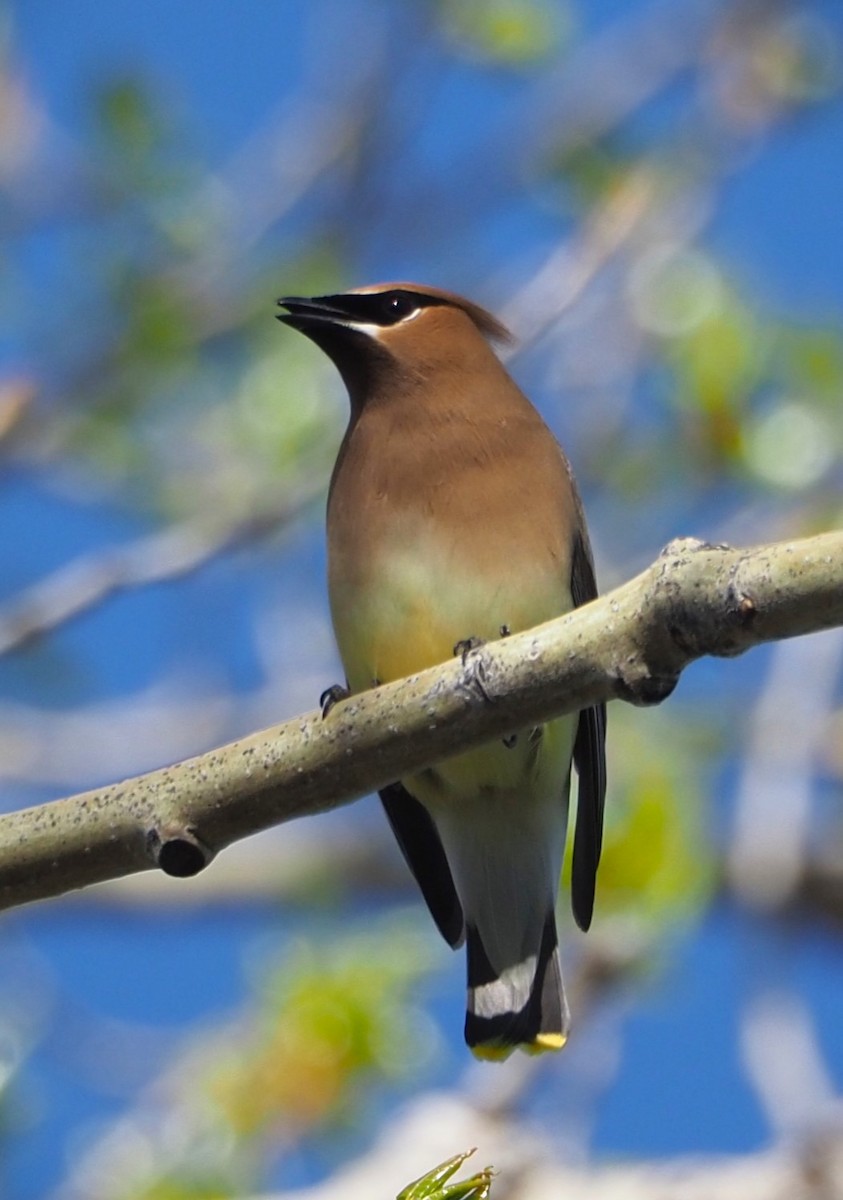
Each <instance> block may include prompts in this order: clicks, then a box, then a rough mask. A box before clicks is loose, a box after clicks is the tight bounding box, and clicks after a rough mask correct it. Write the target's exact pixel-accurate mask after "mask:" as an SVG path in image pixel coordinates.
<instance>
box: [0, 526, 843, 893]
mask: <svg viewBox="0 0 843 1200" xmlns="http://www.w3.org/2000/svg"><path fill="white" fill-rule="evenodd" d="M841 624H843V532H835V533H827V534H822V535H819V536H818V537H814V538H808V539H804V540H802V541H796V542H790V543H780V544H777V545H771V546H762V547H758V548H755V549H751V550H736V549H732V548H730V547H726V546H710V545H707V544H705V543H702V542H697V541H695V540H693V539H679V540H677V541H675V542H672V543H671V544H670V545H669V546H668V547H667V548H666V549H665V551H664V552H663V553H662V555H661V557H660V558H659V559H657V560H656V562H655V563H654V564H653V565H652V566H650V567H649V568H648V569H647V570H646V571H644V572H643V573H642V574H641V575H639V576H638V577H637V578H636V579H633V580H632V581H631V582H629V583H627V584H625V585H624V586H623V587H621V588H617V589H616V590H615V591H614V592H611V593H609V594H608V595H607V596H604V597H602V598H601V599H599V600H596V601H594V602H593V603H591V604H589V605H586V606H585V607H584V608H581V609H579V610H577V611H576V612H574V613H570V614H568V615H567V616H565V617H562V618H559V619H558V620H555V621H550V622H548V623H547V624H545V625H542V626H538V627H537V628H536V629H533V630H528V631H527V632H525V633H522V634H519V635H517V636H513V637H510V638H505V639H502V640H500V641H498V642H494V643H491V644H489V645H486V646H483V647H481V648H480V649H478V650H476V651H472V652H471V653H469V654H467V655H465V656H463V658H458V659H454V660H452V661H450V662H448V663H445V664H443V665H442V666H439V667H434V668H431V669H430V670H428V671H423V672H421V673H420V674H419V675H414V676H410V677H409V678H408V679H404V680H399V681H397V682H395V683H392V684H388V685H387V686H385V687H381V688H377V689H375V690H373V691H370V692H366V693H363V694H361V695H357V696H353V697H351V698H350V699H348V700H346V701H344V702H342V703H340V704H339V705H337V707H336V709H335V711H333V712H332V713H331V715H330V717H329V719H327V720H323V719H322V718H321V716H320V714H318V713H310V714H308V715H306V716H303V717H301V718H297V719H296V720H294V721H290V722H287V723H286V724H285V725H281V726H276V727H275V728H273V729H269V730H266V731H264V732H262V733H258V734H254V735H252V736H251V737H248V738H244V739H243V740H241V741H239V742H234V743H232V744H231V745H229V746H225V747H222V748H220V749H218V750H215V751H212V752H210V753H208V754H204V755H201V756H199V757H197V758H193V759H190V760H188V761H187V762H183V763H180V764H178V765H176V766H173V767H166V768H163V769H161V770H157V771H152V772H150V773H149V774H146V775H141V776H138V777H137V778H135V779H132V780H128V781H126V782H123V783H119V784H114V785H112V786H110V787H107V788H104V789H101V790H97V791H93V792H86V793H83V794H80V795H77V796H72V797H69V798H68V799H65V800H58V801H55V802H53V803H51V804H46V805H43V806H41V807H37V808H30V809H25V810H23V811H20V812H16V813H10V814H8V815H7V816H5V817H3V818H2V819H0V906H5V907H9V906H12V905H15V904H22V903H25V902H27V901H30V900H36V899H42V898H45V897H47V896H54V895H58V894H61V893H62V892H65V891H68V890H71V889H73V888H77V887H82V886H85V885H86V884H90V883H95V882H99V881H101V880H104V879H112V878H116V877H118V876H120V875H126V874H131V873H132V872H134V871H142V870H145V869H149V868H151V867H153V866H156V865H157V866H159V867H160V868H161V869H162V870H164V871H165V872H166V873H167V874H172V875H191V874H195V873H196V872H197V871H199V870H201V869H202V867H204V866H205V865H206V864H207V863H208V862H210V860H211V859H212V858H213V856H214V854H215V853H216V852H217V851H219V850H221V849H222V848H224V847H225V846H227V845H229V844H230V843H231V842H233V841H236V840H237V839H239V838H242V837H245V836H247V835H249V834H252V833H256V832H258V831H259V830H262V829H266V828H268V827H269V826H271V825H275V824H279V823H281V822H283V821H286V820H290V819H291V818H293V817H297V816H304V815H307V814H310V813H317V812H323V811H326V810H327V809H330V808H335V807H337V806H339V805H341V804H344V803H348V802H349V801H351V800H353V799H355V798H356V797H358V796H361V795H363V794H365V793H366V792H369V791H373V790H376V789H377V788H379V787H382V786H383V785H385V784H386V783H388V782H390V781H392V780H395V779H398V778H400V777H402V776H403V775H406V774H408V773H411V772H413V771H417V770H420V769H421V768H423V767H424V766H426V765H428V764H430V763H432V762H437V761H440V760H441V759H443V758H445V757H447V756H448V755H449V754H453V753H455V752H456V751H459V750H464V749H467V748H469V747H471V746H475V745H479V744H481V743H482V742H484V741H487V740H488V739H489V738H494V737H501V736H503V735H505V734H507V733H509V732H511V731H513V730H518V729H523V728H527V727H530V726H532V725H536V724H539V723H541V722H543V721H545V720H547V719H548V718H550V717H552V716H557V715H561V714H563V713H567V712H575V711H577V710H579V709H581V708H583V707H585V706H587V705H589V704H593V703H595V702H597V701H599V700H609V699H612V698H618V699H623V700H627V701H629V702H631V703H635V704H653V703H658V702H659V701H661V700H663V699H665V698H666V697H667V696H668V695H669V694H670V692H671V691H672V690H673V688H674V686H675V685H676V682H677V680H678V678H679V675H680V673H681V671H682V670H683V669H684V667H685V666H687V665H688V663H690V662H692V661H694V659H697V658H699V657H701V656H703V655H706V654H713V655H725V656H730V655H735V654H740V653H742V652H743V651H745V650H747V649H749V648H750V647H752V646H755V645H758V644H760V643H762V642H765V641H771V640H777V639H780V638H786V637H794V636H797V635H799V634H804V633H810V632H816V631H818V630H821V629H827V628H831V627H833V626H836V625H841Z"/></svg>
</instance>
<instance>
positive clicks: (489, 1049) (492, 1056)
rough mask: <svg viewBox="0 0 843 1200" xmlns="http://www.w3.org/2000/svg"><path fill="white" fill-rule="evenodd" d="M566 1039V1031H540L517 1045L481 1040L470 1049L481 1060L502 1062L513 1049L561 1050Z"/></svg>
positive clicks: (542, 1051)
mask: <svg viewBox="0 0 843 1200" xmlns="http://www.w3.org/2000/svg"><path fill="white" fill-rule="evenodd" d="M567 1041H568V1035H567V1034H566V1033H540V1034H539V1035H538V1036H537V1037H536V1038H535V1039H534V1040H533V1041H532V1042H522V1043H521V1044H520V1045H519V1046H507V1045H502V1044H501V1043H500V1042H481V1043H480V1044H479V1045H477V1046H472V1047H471V1048H470V1049H471V1053H472V1054H473V1055H474V1057H475V1058H479V1059H480V1061H481V1062H503V1061H504V1059H507V1058H509V1056H510V1054H511V1053H512V1051H513V1050H523V1051H524V1052H525V1053H526V1054H545V1053H546V1052H547V1051H548V1050H552V1051H558V1050H562V1049H563V1048H564V1046H565V1043H566V1042H567Z"/></svg>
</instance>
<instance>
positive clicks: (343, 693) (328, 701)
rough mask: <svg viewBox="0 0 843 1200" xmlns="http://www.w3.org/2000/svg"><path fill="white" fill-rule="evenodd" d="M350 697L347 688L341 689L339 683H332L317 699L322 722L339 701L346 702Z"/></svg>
mask: <svg viewBox="0 0 843 1200" xmlns="http://www.w3.org/2000/svg"><path fill="white" fill-rule="evenodd" d="M350 695H351V692H349V690H348V688H347V687H343V686H342V684H341V683H333V684H331V686H330V687H329V688H325V690H324V692H323V693H322V695H321V696H320V697H319V707H320V708H321V709H322V720H323V721H324V720H325V717H327V715H328V713H329V712H330V711H331V709H332V708H333V707H334V705H335V704H339V702H340V700H347V699H348V697H349V696H350Z"/></svg>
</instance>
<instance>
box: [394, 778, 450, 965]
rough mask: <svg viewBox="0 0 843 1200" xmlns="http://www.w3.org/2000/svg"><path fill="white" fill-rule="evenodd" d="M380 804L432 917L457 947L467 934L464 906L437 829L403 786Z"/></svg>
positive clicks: (447, 940) (422, 807) (421, 806)
mask: <svg viewBox="0 0 843 1200" xmlns="http://www.w3.org/2000/svg"><path fill="white" fill-rule="evenodd" d="M380 798H381V803H382V804H383V807H384V811H385V812H386V815H387V817H388V819H389V823H390V825H391V826H392V832H393V833H394V834H395V838H396V841H397V842H398V845H399V846H400V847H401V853H402V854H403V855H404V858H405V859H406V861H407V866H408V867H409V868H410V870H411V871H412V872H413V875H414V876H415V877H416V882H417V883H418V885H419V887H420V888H421V893H422V895H423V896H424V898H425V901H426V903H427V907H428V908H429V909H430V915H431V916H432V917H433V919H434V921H435V922H436V925H437V927H438V929H439V932H440V933H441V934H442V936H443V938H444V939H445V941H446V942H448V943H449V944H450V945H451V946H453V947H454V948H456V947H457V946H459V945H460V944H461V943H462V940H463V937H464V935H465V924H464V920H463V911H462V906H461V905H460V902H459V897H458V896H457V891H456V888H455V887H454V880H453V878H452V876H451V868H450V867H449V866H448V860H447V858H446V857H445V851H444V850H443V848H442V842H441V841H440V838H439V834H438V833H437V832H436V826H435V825H434V824H433V820H432V818H431V817H430V815H429V814H428V811H427V809H426V808H424V806H423V805H422V804H420V803H419V801H418V800H416V798H415V796H411V795H410V793H409V792H408V791H407V789H406V788H405V787H403V786H402V785H401V784H400V783H391V784H390V785H389V786H388V787H385V788H383V790H382V791H381V792H380Z"/></svg>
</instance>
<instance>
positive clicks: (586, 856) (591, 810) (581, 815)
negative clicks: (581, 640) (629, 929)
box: [571, 534, 606, 929]
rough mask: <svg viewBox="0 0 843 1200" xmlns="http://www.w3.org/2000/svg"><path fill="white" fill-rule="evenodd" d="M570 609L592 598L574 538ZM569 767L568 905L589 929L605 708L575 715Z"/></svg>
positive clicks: (583, 555) (586, 561)
mask: <svg viewBox="0 0 843 1200" xmlns="http://www.w3.org/2000/svg"><path fill="white" fill-rule="evenodd" d="M571 595H572V597H573V601H574V607H575V608H579V606H580V605H581V604H587V603H588V602H589V600H594V599H595V597H596V596H597V583H596V581H595V578H594V564H593V562H592V559H591V551H590V550H589V547H588V545H587V544H586V542H585V540H584V539H583V537H582V534H578V535H577V538H576V541H575V543H574V553H573V558H572V565H571ZM574 765H575V766H576V768H577V775H578V776H579V792H578V798H577V823H576V829H575V833H574V856H573V865H572V871H571V905H572V908H573V911H574V920H575V921H576V922H577V924H578V925H579V927H580V929H588V927H589V925H590V924H591V917H592V913H593V911H594V887H595V880H596V877H597V864H598V863H599V862H600V849H601V846H602V843H603V805H604V800H605V796H606V705H605V704H595V705H594V706H593V707H592V708H584V709H583V710H582V712H581V713H580V719H579V724H578V726H577V736H576V740H575V742H574Z"/></svg>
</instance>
